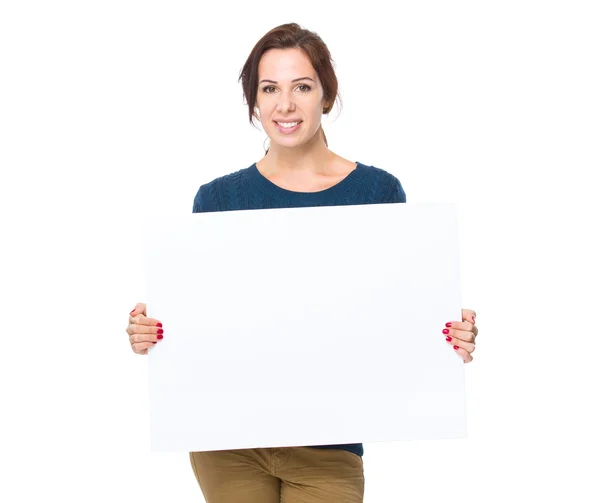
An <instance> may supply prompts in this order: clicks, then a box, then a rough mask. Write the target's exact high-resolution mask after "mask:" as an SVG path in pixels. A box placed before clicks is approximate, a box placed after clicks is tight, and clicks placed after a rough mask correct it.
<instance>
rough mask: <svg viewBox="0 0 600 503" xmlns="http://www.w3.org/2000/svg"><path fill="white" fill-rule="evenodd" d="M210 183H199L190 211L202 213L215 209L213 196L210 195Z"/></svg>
mask: <svg viewBox="0 0 600 503" xmlns="http://www.w3.org/2000/svg"><path fill="white" fill-rule="evenodd" d="M209 186H210V184H204V185H201V186H200V188H199V189H198V192H197V193H196V196H195V197H194V206H193V208H192V213H204V212H208V211H217V208H216V207H215V201H214V197H211V194H210V190H209V188H210V187H209Z"/></svg>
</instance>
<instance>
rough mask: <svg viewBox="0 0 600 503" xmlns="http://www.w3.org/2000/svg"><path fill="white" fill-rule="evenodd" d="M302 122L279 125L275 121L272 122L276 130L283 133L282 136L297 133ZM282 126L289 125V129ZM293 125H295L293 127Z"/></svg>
mask: <svg viewBox="0 0 600 503" xmlns="http://www.w3.org/2000/svg"><path fill="white" fill-rule="evenodd" d="M302 122H303V121H294V122H283V123H279V122H277V121H273V123H274V124H275V126H277V130H278V131H279V132H280V133H283V134H291V133H293V132H295V131H298V129H299V128H300V124H302ZM282 124H286V125H288V126H289V125H290V124H291V126H290V127H286V126H284V125H282ZM293 124H295V125H293Z"/></svg>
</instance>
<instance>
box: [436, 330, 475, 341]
mask: <svg viewBox="0 0 600 503" xmlns="http://www.w3.org/2000/svg"><path fill="white" fill-rule="evenodd" d="M442 333H443V334H444V335H446V336H448V337H451V338H452V339H453V340H459V339H460V340H461V341H464V342H472V343H474V342H475V334H474V333H473V332H468V331H466V330H456V329H455V328H449V329H446V330H443V331H442ZM448 342H450V341H448Z"/></svg>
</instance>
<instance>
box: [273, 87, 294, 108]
mask: <svg viewBox="0 0 600 503" xmlns="http://www.w3.org/2000/svg"><path fill="white" fill-rule="evenodd" d="M292 96H293V95H292V93H291V92H290V91H282V93H281V99H280V100H279V103H278V104H277V111H278V112H283V113H286V112H288V111H291V110H293V109H294V108H295V105H294V101H293V100H292Z"/></svg>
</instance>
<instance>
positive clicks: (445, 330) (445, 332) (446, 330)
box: [442, 328, 450, 334]
mask: <svg viewBox="0 0 600 503" xmlns="http://www.w3.org/2000/svg"><path fill="white" fill-rule="evenodd" d="M442 333H443V334H449V333H450V330H448V329H447V328H444V330H442Z"/></svg>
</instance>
